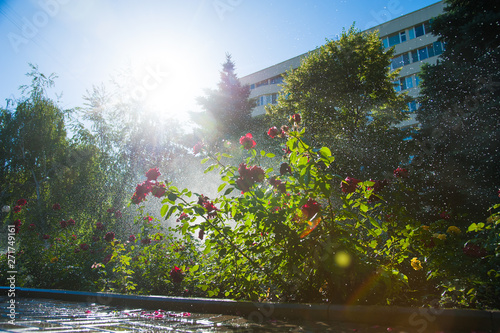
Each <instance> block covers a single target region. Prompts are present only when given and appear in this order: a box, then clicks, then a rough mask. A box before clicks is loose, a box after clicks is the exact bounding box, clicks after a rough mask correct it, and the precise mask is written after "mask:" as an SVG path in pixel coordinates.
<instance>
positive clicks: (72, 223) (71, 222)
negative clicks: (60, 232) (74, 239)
mask: <svg viewBox="0 0 500 333" xmlns="http://www.w3.org/2000/svg"><path fill="white" fill-rule="evenodd" d="M67 222H68V225H71V226H74V225H76V222H75V220H73V219H69V220H68V221H67Z"/></svg>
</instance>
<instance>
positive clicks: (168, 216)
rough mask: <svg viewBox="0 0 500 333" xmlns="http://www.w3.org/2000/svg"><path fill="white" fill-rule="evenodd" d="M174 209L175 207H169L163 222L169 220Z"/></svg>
mask: <svg viewBox="0 0 500 333" xmlns="http://www.w3.org/2000/svg"><path fill="white" fill-rule="evenodd" d="M176 209H177V206H172V207H170V209H169V210H168V213H167V215H165V220H168V219H169V218H170V216H172V214H173V213H174V212H175V210H176Z"/></svg>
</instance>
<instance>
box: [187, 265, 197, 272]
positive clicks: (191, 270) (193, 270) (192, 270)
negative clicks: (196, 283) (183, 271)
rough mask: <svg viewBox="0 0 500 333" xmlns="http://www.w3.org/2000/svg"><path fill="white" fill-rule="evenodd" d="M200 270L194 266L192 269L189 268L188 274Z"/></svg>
mask: <svg viewBox="0 0 500 333" xmlns="http://www.w3.org/2000/svg"><path fill="white" fill-rule="evenodd" d="M198 268H200V265H194V266H193V267H191V268H189V271H190V272H196V271H197V270H198Z"/></svg>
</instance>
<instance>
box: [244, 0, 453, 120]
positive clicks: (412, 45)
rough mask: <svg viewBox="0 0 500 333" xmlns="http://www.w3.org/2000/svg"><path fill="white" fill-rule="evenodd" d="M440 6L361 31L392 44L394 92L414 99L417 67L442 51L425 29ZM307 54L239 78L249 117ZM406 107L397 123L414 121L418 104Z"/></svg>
mask: <svg viewBox="0 0 500 333" xmlns="http://www.w3.org/2000/svg"><path fill="white" fill-rule="evenodd" d="M443 9H444V3H443V1H440V2H437V3H435V4H432V5H430V6H427V7H425V8H422V9H419V10H417V11H414V12H412V13H409V14H406V15H403V16H400V17H398V18H396V19H393V20H391V21H388V22H385V23H383V24H380V25H377V26H375V27H373V28H370V29H368V30H365V31H366V32H372V31H374V30H378V31H379V34H380V39H381V41H382V43H383V45H384V47H385V48H386V49H389V48H391V47H394V51H395V53H394V57H393V58H392V61H391V65H390V69H391V70H396V69H401V70H400V72H399V77H398V79H397V80H396V81H394V89H395V90H396V91H397V92H408V95H409V96H411V97H413V98H416V97H417V96H418V94H419V87H418V86H419V83H420V80H419V77H418V73H419V71H420V66H422V64H423V63H426V62H427V63H431V64H434V63H436V60H437V58H438V57H439V55H440V54H441V53H442V52H443V49H444V45H443V44H442V43H441V42H439V41H438V40H437V37H436V36H434V35H432V34H431V33H430V30H429V26H430V22H431V20H432V18H433V17H435V16H438V15H439V14H441V13H442V12H443ZM307 55H308V53H305V54H302V55H299V56H297V57H295V58H292V59H289V60H286V61H283V62H281V63H279V64H276V65H273V66H271V67H268V68H265V69H262V70H260V71H258V72H255V73H252V74H249V75H247V76H244V77H242V78H241V79H240V80H241V82H242V83H243V84H248V85H250V89H251V94H250V97H253V98H257V107H255V109H254V110H253V113H252V114H253V116H258V115H261V114H264V113H265V106H266V105H268V104H276V103H277V99H278V92H279V91H280V89H281V88H280V84H281V83H282V82H283V75H284V74H285V73H286V71H288V70H291V69H295V68H297V67H298V66H299V65H300V62H301V59H302V58H304V57H307ZM408 108H409V112H410V119H409V120H407V121H404V122H402V123H401V124H400V125H399V126H401V127H407V126H414V125H416V124H417V122H416V120H415V111H416V110H417V108H418V103H417V102H416V101H415V100H413V101H412V102H410V103H409V105H408Z"/></svg>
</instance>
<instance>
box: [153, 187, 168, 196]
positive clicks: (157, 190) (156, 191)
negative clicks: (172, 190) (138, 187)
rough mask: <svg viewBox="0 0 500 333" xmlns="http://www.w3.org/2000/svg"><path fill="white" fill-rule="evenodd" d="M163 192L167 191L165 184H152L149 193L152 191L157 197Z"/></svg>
mask: <svg viewBox="0 0 500 333" xmlns="http://www.w3.org/2000/svg"><path fill="white" fill-rule="evenodd" d="M165 192H167V189H166V188H165V184H160V185H157V186H153V189H152V191H151V193H153V195H154V196H155V197H157V198H161V197H162V196H163V195H164V194H165Z"/></svg>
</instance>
